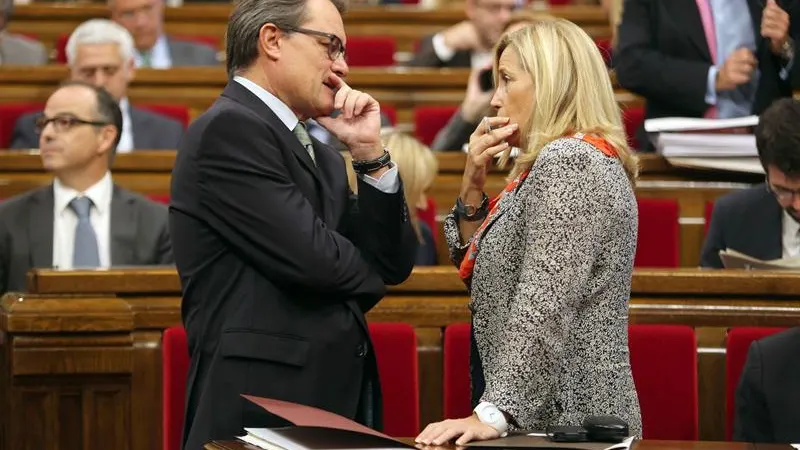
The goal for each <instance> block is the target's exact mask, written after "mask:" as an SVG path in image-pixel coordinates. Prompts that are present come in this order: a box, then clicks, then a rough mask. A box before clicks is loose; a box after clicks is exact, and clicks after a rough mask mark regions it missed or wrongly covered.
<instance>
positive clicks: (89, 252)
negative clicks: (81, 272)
mask: <svg viewBox="0 0 800 450" xmlns="http://www.w3.org/2000/svg"><path fill="white" fill-rule="evenodd" d="M69 207H70V208H72V210H73V211H75V214H76V215H77V216H78V225H77V226H76V227H75V248H74V250H73V253H72V266H73V267H75V268H78V267H100V251H99V250H98V248H97V235H96V234H95V232H94V228H93V227H92V222H91V221H90V220H89V213H90V211H91V208H92V200H91V199H90V198H89V197H75V198H74V199H72V201H71V202H69Z"/></svg>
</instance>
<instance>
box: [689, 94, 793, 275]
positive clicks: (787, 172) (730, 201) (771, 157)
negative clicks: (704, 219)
mask: <svg viewBox="0 0 800 450" xmlns="http://www.w3.org/2000/svg"><path fill="white" fill-rule="evenodd" d="M798 121H800V103H798V102H797V101H796V100H794V99H792V98H783V99H780V100H777V101H775V102H774V103H773V104H772V105H771V106H770V107H769V108H768V109H767V110H766V111H764V113H763V114H762V115H761V117H760V120H759V124H758V126H757V127H756V131H755V135H756V145H757V147H758V157H759V159H760V160H761V165H762V166H763V167H764V171H765V173H766V182H765V183H763V184H758V185H756V186H753V187H752V188H749V189H745V190H741V191H737V192H733V193H730V194H727V195H725V196H723V197H720V198H719V199H717V201H716V202H715V204H714V212H713V214H712V216H711V224H710V225H709V228H708V234H707V235H706V240H705V243H704V244H703V251H702V254H701V257H700V265H701V266H703V267H711V268H722V261H721V260H720V258H719V251H720V250H724V249H726V248H730V249H732V250H736V251H738V252H741V253H745V254H747V255H750V256H752V257H755V258H758V259H762V260H770V259H779V258H797V257H800V128H798V127H797V123H799V122H798Z"/></svg>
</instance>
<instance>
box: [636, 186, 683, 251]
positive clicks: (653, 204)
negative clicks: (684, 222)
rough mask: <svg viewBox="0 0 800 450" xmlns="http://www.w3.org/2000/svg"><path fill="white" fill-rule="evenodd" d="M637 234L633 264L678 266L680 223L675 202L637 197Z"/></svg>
mask: <svg viewBox="0 0 800 450" xmlns="http://www.w3.org/2000/svg"><path fill="white" fill-rule="evenodd" d="M637 202H638V204H639V236H638V239H637V242H636V257H635V259H634V266H635V267H678V264H679V249H680V225H679V224H678V214H679V213H678V202H677V201H676V200H672V199H655V198H639V199H637Z"/></svg>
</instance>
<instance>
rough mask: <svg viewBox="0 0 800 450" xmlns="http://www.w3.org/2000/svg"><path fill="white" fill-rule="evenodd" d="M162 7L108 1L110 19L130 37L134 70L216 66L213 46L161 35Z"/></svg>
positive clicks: (150, 0) (154, 2)
mask: <svg viewBox="0 0 800 450" xmlns="http://www.w3.org/2000/svg"><path fill="white" fill-rule="evenodd" d="M164 7H165V2H164V0H108V9H109V11H110V12H111V19H112V20H114V21H115V22H117V23H119V24H120V25H122V26H123V27H125V28H126V29H127V30H128V31H129V32H130V33H131V36H133V40H134V43H135V51H134V52H135V55H134V56H135V59H136V67H148V68H151V69H169V68H172V67H181V66H217V65H219V63H220V61H219V59H218V58H217V51H216V49H214V48H213V47H212V46H210V45H206V44H204V43H198V42H191V41H187V40H181V39H177V38H175V37H172V36H168V35H167V34H166V33H164Z"/></svg>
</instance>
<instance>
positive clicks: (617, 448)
mask: <svg viewBox="0 0 800 450" xmlns="http://www.w3.org/2000/svg"><path fill="white" fill-rule="evenodd" d="M634 440H636V437H635V436H628V437H627V438H625V440H624V441H622V442H620V443H619V444H614V445H612V446H611V447H606V449H605V450H629V449H630V448H631V444H633V441H634Z"/></svg>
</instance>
